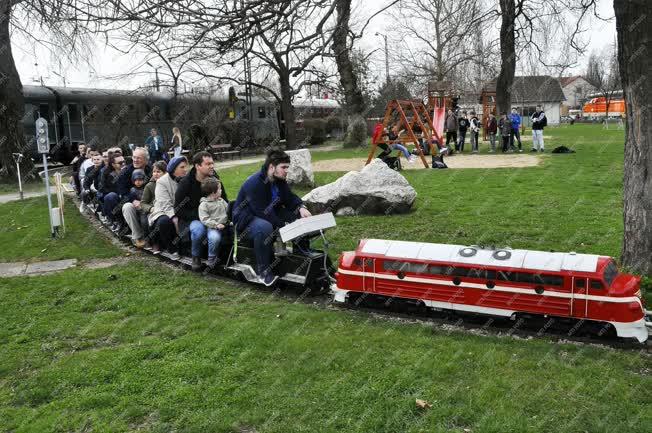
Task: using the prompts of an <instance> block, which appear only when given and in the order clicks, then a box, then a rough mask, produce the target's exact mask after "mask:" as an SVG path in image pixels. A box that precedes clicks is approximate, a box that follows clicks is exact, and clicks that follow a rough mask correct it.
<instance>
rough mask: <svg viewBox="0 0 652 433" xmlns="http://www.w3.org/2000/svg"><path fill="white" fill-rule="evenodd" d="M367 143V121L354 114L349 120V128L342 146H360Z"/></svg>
mask: <svg viewBox="0 0 652 433" xmlns="http://www.w3.org/2000/svg"><path fill="white" fill-rule="evenodd" d="M366 144H367V122H365V120H364V119H363V118H362V117H361V116H356V117H354V118H353V119H351V121H350V122H349V128H348V130H347V131H346V137H345V139H344V147H361V146H365V145H366Z"/></svg>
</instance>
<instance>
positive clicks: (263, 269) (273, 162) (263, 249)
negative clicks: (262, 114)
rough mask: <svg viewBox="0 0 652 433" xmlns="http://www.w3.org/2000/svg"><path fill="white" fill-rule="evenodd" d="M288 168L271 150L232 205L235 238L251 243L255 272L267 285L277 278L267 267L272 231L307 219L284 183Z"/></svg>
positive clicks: (282, 154)
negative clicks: (254, 259)
mask: <svg viewBox="0 0 652 433" xmlns="http://www.w3.org/2000/svg"><path fill="white" fill-rule="evenodd" d="M289 167H290V156H289V155H288V154H287V153H285V152H283V151H280V150H271V151H270V152H269V153H268V154H267V158H266V159H265V162H264V164H263V166H262V168H261V169H260V171H259V172H257V173H254V174H252V175H251V176H249V178H247V180H246V181H245V182H244V184H243V185H242V188H240V192H238V198H237V199H236V201H235V203H234V205H233V217H232V219H233V223H234V224H235V226H236V229H237V231H238V235H239V236H242V237H243V238H248V239H251V240H252V241H253V243H254V250H255V253H256V267H257V269H256V272H257V273H258V276H259V278H260V279H261V282H262V283H264V284H265V285H267V286H271V285H272V284H273V283H274V281H276V279H277V278H278V276H276V275H274V272H273V269H272V266H271V265H270V264H271V263H272V258H273V257H274V247H273V245H274V242H273V238H274V236H275V231H276V230H278V229H279V228H281V227H283V226H284V225H285V224H287V223H291V222H292V221H295V220H296V219H298V218H306V217H309V216H311V214H310V212H309V211H308V209H307V208H306V207H305V205H304V204H303V201H301V199H300V198H299V197H298V196H296V195H295V194H294V193H293V192H292V191H291V190H290V187H289V186H288V184H287V182H286V181H285V179H286V177H287V174H288V169H289Z"/></svg>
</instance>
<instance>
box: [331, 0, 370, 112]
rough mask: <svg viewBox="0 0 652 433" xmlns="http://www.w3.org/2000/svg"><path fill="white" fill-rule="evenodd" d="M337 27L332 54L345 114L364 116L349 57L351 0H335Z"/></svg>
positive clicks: (363, 105) (356, 78) (360, 95)
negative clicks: (342, 91)
mask: <svg viewBox="0 0 652 433" xmlns="http://www.w3.org/2000/svg"><path fill="white" fill-rule="evenodd" d="M336 2H337V5H336V10H337V26H336V27H335V34H334V35H333V52H334V53H335V62H336V63H337V70H338V72H339V74H340V84H341V85H342V88H343V89H344V98H345V100H346V113H347V114H348V115H350V116H351V115H360V116H364V114H365V108H366V107H365V103H364V97H363V96H362V92H361V91H360V88H359V87H358V77H357V76H356V75H355V71H354V70H353V63H352V62H351V57H350V56H349V49H348V44H347V38H348V33H349V19H350V17H351V0H336Z"/></svg>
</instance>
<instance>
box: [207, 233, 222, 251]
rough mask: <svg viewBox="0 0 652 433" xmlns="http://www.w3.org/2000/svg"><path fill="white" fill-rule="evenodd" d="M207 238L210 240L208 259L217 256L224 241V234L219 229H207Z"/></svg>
mask: <svg viewBox="0 0 652 433" xmlns="http://www.w3.org/2000/svg"><path fill="white" fill-rule="evenodd" d="M206 237H207V238H208V257H215V256H217V250H218V248H219V247H220V242H221V241H222V232H221V231H220V230H218V229H209V228H206Z"/></svg>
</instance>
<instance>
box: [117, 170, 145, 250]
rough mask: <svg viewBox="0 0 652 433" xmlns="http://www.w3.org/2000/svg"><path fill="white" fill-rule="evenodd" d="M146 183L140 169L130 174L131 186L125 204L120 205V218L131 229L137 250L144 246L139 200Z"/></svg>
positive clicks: (142, 171)
mask: <svg viewBox="0 0 652 433" xmlns="http://www.w3.org/2000/svg"><path fill="white" fill-rule="evenodd" d="M146 181H147V175H146V174H145V170H142V169H140V168H138V169H136V170H134V171H133V172H132V173H131V183H132V184H133V186H132V187H131V189H130V190H129V194H127V197H126V199H125V200H126V202H125V204H124V205H122V216H123V217H124V219H125V222H126V223H127V225H128V226H129V228H130V229H131V241H132V242H133V244H134V245H135V246H136V247H137V248H143V247H144V246H145V240H144V239H143V237H144V236H145V235H144V233H143V227H142V226H141V224H140V214H141V210H140V200H141V199H142V198H143V190H144V189H145V183H146Z"/></svg>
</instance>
